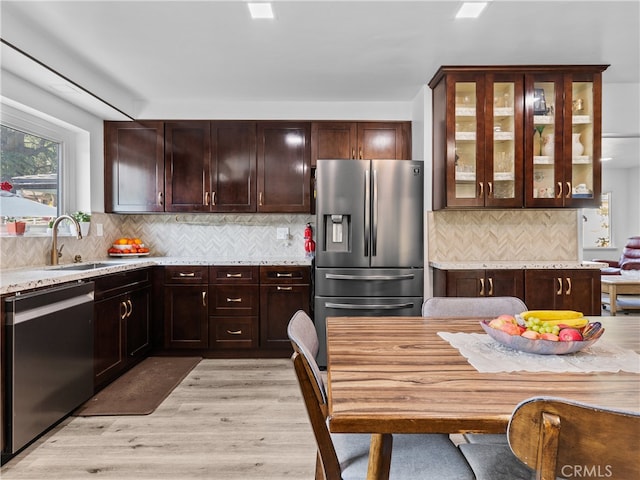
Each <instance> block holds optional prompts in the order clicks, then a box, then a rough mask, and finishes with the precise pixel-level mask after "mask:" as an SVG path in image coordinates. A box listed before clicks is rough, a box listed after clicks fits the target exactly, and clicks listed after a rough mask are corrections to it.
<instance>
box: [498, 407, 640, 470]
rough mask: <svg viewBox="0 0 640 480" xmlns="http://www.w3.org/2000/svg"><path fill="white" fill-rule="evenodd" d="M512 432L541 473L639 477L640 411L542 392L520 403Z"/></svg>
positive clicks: (513, 442) (517, 447)
mask: <svg viewBox="0 0 640 480" xmlns="http://www.w3.org/2000/svg"><path fill="white" fill-rule="evenodd" d="M508 436H509V445H510V446H511V449H512V450H513V453H514V454H515V455H516V456H517V457H518V458H519V459H520V460H522V461H523V462H524V463H525V464H527V465H528V466H530V467H531V468H533V469H535V470H536V471H537V475H538V476H537V478H538V479H542V480H554V479H555V478H556V477H561V478H580V479H581V480H584V479H602V478H620V479H623V478H624V479H631V478H640V463H639V462H638V460H637V458H636V457H637V455H636V453H637V452H638V451H640V413H638V412H623V411H618V410H610V409H605V408H602V407H597V406H592V405H586V404H581V403H578V402H572V401H569V400H566V399H557V398H547V397H537V398H533V399H529V400H526V401H524V402H522V403H521V404H520V405H518V406H517V407H516V409H515V410H514V413H513V416H512V417H511V421H510V422H509V428H508ZM555 443H557V447H556V446H555Z"/></svg>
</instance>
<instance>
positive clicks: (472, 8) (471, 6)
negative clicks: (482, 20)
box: [456, 2, 487, 18]
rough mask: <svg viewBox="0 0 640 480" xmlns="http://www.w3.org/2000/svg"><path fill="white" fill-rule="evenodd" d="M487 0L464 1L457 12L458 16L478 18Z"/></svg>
mask: <svg viewBox="0 0 640 480" xmlns="http://www.w3.org/2000/svg"><path fill="white" fill-rule="evenodd" d="M486 6H487V2H464V3H463V4H462V5H461V6H460V10H458V13H456V18H478V17H479V16H480V12H482V10H484V7H486Z"/></svg>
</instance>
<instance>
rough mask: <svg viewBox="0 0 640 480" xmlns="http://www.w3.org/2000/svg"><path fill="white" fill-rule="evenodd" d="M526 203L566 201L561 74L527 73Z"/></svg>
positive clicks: (556, 203) (550, 203) (558, 202)
mask: <svg viewBox="0 0 640 480" xmlns="http://www.w3.org/2000/svg"><path fill="white" fill-rule="evenodd" d="M525 83H526V121H525V134H526V140H525V162H526V165H527V168H526V169H525V172H526V174H525V205H526V206H559V205H562V203H563V195H564V193H566V192H565V191H564V185H563V175H564V172H563V161H562V138H563V135H562V129H563V124H562V118H563V116H562V115H563V83H562V76H548V77H544V78H542V77H533V76H527V79H526V81H525Z"/></svg>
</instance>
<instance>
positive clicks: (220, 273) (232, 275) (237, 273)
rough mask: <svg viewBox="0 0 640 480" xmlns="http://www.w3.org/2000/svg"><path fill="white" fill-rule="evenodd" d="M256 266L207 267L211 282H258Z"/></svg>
mask: <svg viewBox="0 0 640 480" xmlns="http://www.w3.org/2000/svg"><path fill="white" fill-rule="evenodd" d="M258 271H259V269H258V267H245V266H242V267H234V266H224V267H209V278H210V282H211V283H216V284H221V283H229V284H247V283H255V284H257V283H258Z"/></svg>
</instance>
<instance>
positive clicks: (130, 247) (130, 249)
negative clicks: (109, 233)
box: [107, 237, 149, 255]
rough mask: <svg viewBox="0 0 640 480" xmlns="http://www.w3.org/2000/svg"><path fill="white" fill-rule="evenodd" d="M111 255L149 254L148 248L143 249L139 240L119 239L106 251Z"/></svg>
mask: <svg viewBox="0 0 640 480" xmlns="http://www.w3.org/2000/svg"><path fill="white" fill-rule="evenodd" d="M107 251H108V252H109V253H112V254H120V255H123V254H124V255H127V254H136V253H149V248H147V247H145V245H144V242H143V241H142V240H141V239H140V238H128V237H120V238H118V239H117V240H116V241H114V242H113V246H112V247H111V248H109V249H108V250H107Z"/></svg>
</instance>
